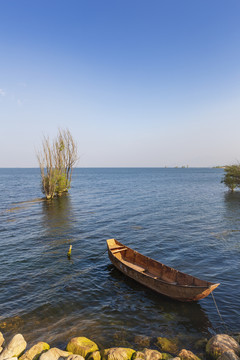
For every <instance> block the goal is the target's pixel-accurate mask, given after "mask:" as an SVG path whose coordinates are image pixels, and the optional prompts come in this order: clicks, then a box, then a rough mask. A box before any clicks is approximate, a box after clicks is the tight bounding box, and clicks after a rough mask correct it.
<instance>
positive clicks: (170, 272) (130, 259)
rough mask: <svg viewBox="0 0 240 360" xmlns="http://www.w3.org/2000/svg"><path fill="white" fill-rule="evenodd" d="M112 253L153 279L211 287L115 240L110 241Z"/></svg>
mask: <svg viewBox="0 0 240 360" xmlns="http://www.w3.org/2000/svg"><path fill="white" fill-rule="evenodd" d="M108 246H109V250H110V251H111V253H112V254H113V255H114V257H116V258H117V259H118V260H119V261H120V262H122V263H123V264H125V265H126V266H128V267H129V268H131V269H133V270H135V271H137V272H139V273H142V274H144V275H146V276H149V277H151V278H153V279H157V280H159V281H163V282H166V283H169V284H171V285H179V286H199V287H201V286H203V287H206V286H210V285H211V283H209V282H207V281H204V280H200V279H198V278H196V277H194V276H191V275H188V274H185V273H182V272H180V271H178V270H176V269H173V268H171V267H169V266H167V265H164V264H162V263H160V262H158V261H156V260H153V259H151V258H149V257H147V256H144V255H142V254H140V253H138V252H137V251H134V250H132V249H130V248H128V247H126V246H124V245H123V244H121V243H119V242H118V241H117V240H115V239H109V240H108Z"/></svg>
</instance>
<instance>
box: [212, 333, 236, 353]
mask: <svg viewBox="0 0 240 360" xmlns="http://www.w3.org/2000/svg"><path fill="white" fill-rule="evenodd" d="M228 350H231V351H234V352H235V354H236V355H238V356H239V355H240V345H239V344H238V343H237V341H236V340H235V339H233V338H232V337H231V336H229V335H226V334H219V335H215V336H213V337H212V338H211V339H210V340H209V341H208V343H207V346H206V353H207V355H208V356H209V357H211V358H212V359H217V358H218V357H219V356H221V355H223V353H224V352H225V351H228Z"/></svg>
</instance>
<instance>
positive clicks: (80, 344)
mask: <svg viewBox="0 0 240 360" xmlns="http://www.w3.org/2000/svg"><path fill="white" fill-rule="evenodd" d="M66 350H67V351H69V352H71V353H73V354H77V355H81V356H83V357H84V358H86V357H87V356H88V355H89V354H90V353H92V352H94V351H97V350H99V348H98V346H97V344H96V343H95V342H93V341H92V340H90V339H88V338H86V337H75V338H73V339H71V340H70V341H69V343H68V344H67V348H66Z"/></svg>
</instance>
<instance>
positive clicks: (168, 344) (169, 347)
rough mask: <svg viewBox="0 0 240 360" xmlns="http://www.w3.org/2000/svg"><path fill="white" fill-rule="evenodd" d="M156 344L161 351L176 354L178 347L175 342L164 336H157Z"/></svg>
mask: <svg viewBox="0 0 240 360" xmlns="http://www.w3.org/2000/svg"><path fill="white" fill-rule="evenodd" d="M156 345H157V346H158V347H159V348H160V350H162V351H163V352H167V353H170V354H177V352H178V347H177V344H176V343H175V342H174V341H172V340H169V339H167V338H164V337H158V338H157V343H156Z"/></svg>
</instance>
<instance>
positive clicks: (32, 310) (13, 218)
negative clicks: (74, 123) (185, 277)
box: [0, 169, 240, 349]
mask: <svg viewBox="0 0 240 360" xmlns="http://www.w3.org/2000/svg"><path fill="white" fill-rule="evenodd" d="M222 177H223V170H221V169H76V170H75V173H74V176H73V182H72V189H71V191H70V194H69V195H68V196H64V197H62V198H60V199H55V200H54V201H48V202H47V201H44V200H43V199H41V198H42V194H41V191H40V175H39V170H38V169H0V331H2V332H3V333H4V334H5V336H6V337H10V336H12V335H13V334H16V333H17V332H21V333H23V334H24V336H25V338H26V340H27V341H28V343H29V344H33V343H34V342H36V341H39V340H44V341H48V342H49V343H50V344H53V345H58V346H64V345H66V342H67V340H68V339H69V338H71V337H73V336H87V337H90V338H91V339H93V340H95V341H96V342H97V343H98V344H100V346H104V347H109V346H114V345H115V346H116V345H118V346H121V345H122V346H126V345H131V346H132V347H135V348H139V346H140V345H139V344H138V339H139V336H147V337H149V338H150V340H151V347H154V341H155V338H156V337H158V336H166V337H169V338H178V341H179V343H180V344H181V343H183V345H184V346H185V347H186V346H187V345H186V344H188V348H192V349H194V347H195V343H196V341H197V340H198V339H200V338H204V337H209V336H211V334H213V333H214V332H226V331H227V330H226V328H225V326H227V327H228V331H229V332H230V333H231V332H235V331H239V328H240V326H239V313H240V305H239V295H240V277H239V273H240V261H239V255H240V242H239V235H240V234H239V231H240V194H239V193H237V192H236V193H235V194H230V193H228V192H227V191H226V189H225V188H224V186H223V185H222V184H221V183H220V181H221V178H222ZM112 237H114V238H116V239H118V240H119V241H121V242H123V243H124V244H126V245H128V246H130V247H132V248H134V249H136V250H138V251H139V252H142V253H144V254H145V255H148V256H150V257H152V258H154V259H156V260H159V261H161V262H164V263H165V264H167V265H170V266H172V267H175V268H177V269H179V270H182V271H184V272H187V273H190V274H192V275H195V276H197V277H200V278H203V279H206V280H209V281H212V282H220V283H221V285H220V286H219V287H218V288H217V289H216V290H215V292H214V295H215V299H216V302H217V304H218V307H219V309H220V312H221V315H222V318H223V320H224V322H225V325H223V323H222V321H221V319H220V318H219V316H218V313H217V311H216V308H215V305H214V302H213V299H212V297H211V296H209V297H207V298H206V299H204V300H201V301H199V302H198V303H179V302H176V301H173V300H170V299H168V298H165V297H162V296H160V295H157V294H155V293H154V292H152V291H150V290H148V289H146V288H144V287H143V286H141V285H139V284H137V283H135V282H134V281H132V280H130V279H127V278H126V277H124V276H123V275H122V274H121V273H119V272H118V271H117V270H116V269H114V267H113V266H112V265H111V264H110V262H109V259H108V256H107V253H106V252H105V250H106V239H108V238H112ZM70 244H72V246H73V249H72V258H71V260H69V259H68V258H67V251H68V247H69V245H70Z"/></svg>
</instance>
